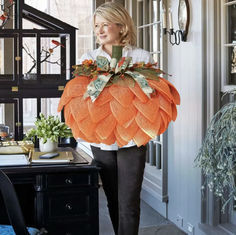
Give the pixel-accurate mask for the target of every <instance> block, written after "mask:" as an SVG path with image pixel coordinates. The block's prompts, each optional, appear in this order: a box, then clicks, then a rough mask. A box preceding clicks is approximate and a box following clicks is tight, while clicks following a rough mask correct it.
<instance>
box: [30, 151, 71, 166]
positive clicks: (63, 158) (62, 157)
mask: <svg viewBox="0 0 236 235" xmlns="http://www.w3.org/2000/svg"><path fill="white" fill-rule="evenodd" d="M58 153H59V155H58V156H56V157H54V158H52V159H41V158H40V155H42V154H44V152H33V154H32V159H31V162H32V163H68V162H71V161H73V160H74V158H73V154H72V152H58Z"/></svg>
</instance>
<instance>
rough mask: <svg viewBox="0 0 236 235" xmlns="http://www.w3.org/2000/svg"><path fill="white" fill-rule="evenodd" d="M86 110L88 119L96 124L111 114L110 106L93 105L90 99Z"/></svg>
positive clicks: (106, 104)
mask: <svg viewBox="0 0 236 235" xmlns="http://www.w3.org/2000/svg"><path fill="white" fill-rule="evenodd" d="M87 104H88V110H89V114H90V117H91V119H92V121H93V122H95V123H97V122H100V121H101V120H103V119H104V118H105V117H106V116H108V115H109V114H110V113H111V109H110V104H109V103H105V104H103V105H100V106H98V105H95V104H94V103H93V102H92V101H91V99H88V101H87Z"/></svg>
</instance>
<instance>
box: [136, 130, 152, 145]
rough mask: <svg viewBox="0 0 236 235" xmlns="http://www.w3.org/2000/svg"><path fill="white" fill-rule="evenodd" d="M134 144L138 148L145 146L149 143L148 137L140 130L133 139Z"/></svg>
mask: <svg viewBox="0 0 236 235" xmlns="http://www.w3.org/2000/svg"><path fill="white" fill-rule="evenodd" d="M133 140H134V142H135V144H136V145H137V146H138V147H140V146H141V145H145V144H147V143H148V142H149V140H150V137H149V136H148V135H146V134H145V133H144V132H143V131H142V130H141V129H139V130H138V131H137V132H136V134H135V136H134V138H133Z"/></svg>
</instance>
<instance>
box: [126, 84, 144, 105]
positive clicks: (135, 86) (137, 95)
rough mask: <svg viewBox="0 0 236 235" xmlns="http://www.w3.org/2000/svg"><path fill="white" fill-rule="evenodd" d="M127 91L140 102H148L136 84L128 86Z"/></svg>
mask: <svg viewBox="0 0 236 235" xmlns="http://www.w3.org/2000/svg"><path fill="white" fill-rule="evenodd" d="M129 89H130V90H131V91H132V92H133V93H134V95H135V96H136V97H137V98H138V99H139V100H140V101H141V102H143V103H146V102H147V101H148V99H149V98H148V97H147V96H146V95H145V93H144V92H143V91H142V89H141V88H140V86H139V85H138V83H137V82H136V83H135V85H134V87H131V86H130V87H129Z"/></svg>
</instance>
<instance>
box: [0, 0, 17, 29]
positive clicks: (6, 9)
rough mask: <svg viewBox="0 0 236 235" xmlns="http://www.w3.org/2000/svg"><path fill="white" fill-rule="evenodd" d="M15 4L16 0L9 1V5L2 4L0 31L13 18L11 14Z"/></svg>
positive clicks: (0, 6) (0, 9)
mask: <svg viewBox="0 0 236 235" xmlns="http://www.w3.org/2000/svg"><path fill="white" fill-rule="evenodd" d="M14 4H15V3H14V0H8V1H7V3H2V4H0V29H2V28H3V27H4V25H6V23H7V21H8V20H9V19H10V18H11V16H10V12H11V9H12V7H13V5H14Z"/></svg>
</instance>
